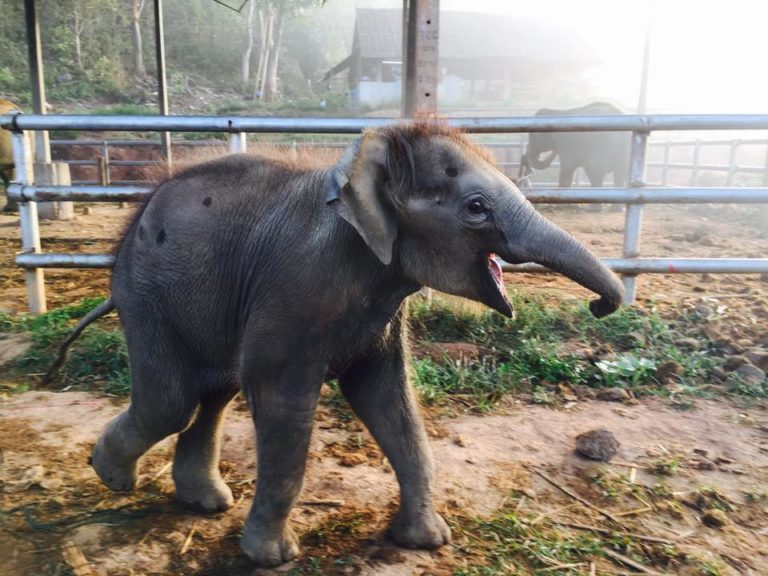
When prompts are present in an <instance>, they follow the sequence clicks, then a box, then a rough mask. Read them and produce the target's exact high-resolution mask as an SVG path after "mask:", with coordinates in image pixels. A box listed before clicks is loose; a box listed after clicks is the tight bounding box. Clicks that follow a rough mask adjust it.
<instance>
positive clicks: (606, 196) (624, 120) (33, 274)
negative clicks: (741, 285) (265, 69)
mask: <svg viewBox="0 0 768 576" xmlns="http://www.w3.org/2000/svg"><path fill="white" fill-rule="evenodd" d="M395 122H402V120H400V119H382V118H376V119H373V118H371V119H368V118H355V119H345V118H247V117H223V116H213V117H212V116H156V117H151V116H43V115H23V114H12V115H5V116H0V126H2V128H4V129H6V130H11V131H12V132H13V146H14V162H15V165H16V180H15V181H14V183H12V184H11V185H10V186H9V188H8V193H9V195H10V196H11V197H12V198H15V199H17V200H18V201H19V202H20V205H19V212H20V217H21V236H22V252H21V253H19V254H18V255H17V256H16V263H17V264H18V265H19V266H21V267H23V268H25V270H26V280H27V287H28V293H29V307H30V311H31V312H33V313H39V312H43V311H45V285H44V279H43V269H45V268H108V267H111V266H112V264H113V261H114V257H113V256H111V255H108V254H66V253H44V252H42V250H41V246H40V234H39V229H38V222H37V204H36V202H38V201H46V202H50V201H56V200H70V201H78V202H140V201H141V200H142V199H143V198H145V197H146V196H147V195H148V194H150V193H151V189H150V188H147V187H142V186H94V185H79V186H35V185H34V182H33V181H32V172H31V155H30V151H29V144H28V139H27V138H26V137H25V133H24V131H27V130H85V131H129V132H145V131H146V132H150V131H151V132H223V133H228V134H229V150H230V152H243V151H245V148H246V135H247V134H248V133H275V132H283V133H307V134H356V133H359V132H361V131H362V130H364V129H366V128H375V127H379V126H385V125H389V124H392V123H395ZM446 122H447V123H448V124H449V125H450V126H453V127H456V128H460V129H462V130H464V131H466V132H469V133H476V134H491V133H494V134H498V133H520V132H580V131H592V132H602V131H627V132H629V131H631V132H632V150H631V159H630V177H629V184H628V186H627V187H626V188H616V187H613V188H570V189H535V190H530V191H526V195H527V197H528V199H529V200H530V201H531V202H533V203H549V204H577V203H586V204H591V203H613V204H626V217H625V226H624V245H623V250H622V255H621V257H620V258H607V259H604V260H603V262H604V263H605V264H606V265H607V266H608V267H609V268H611V269H612V270H614V271H615V272H617V273H619V274H622V275H623V278H624V285H625V289H626V297H625V298H626V302H627V303H632V302H634V300H635V295H636V283H635V280H636V278H637V275H638V274H645V273H667V274H669V273H705V272H706V273H713V274H717V273H731V274H733V273H737V274H739V273H741V274H755V273H758V274H759V273H768V258H641V257H640V227H641V223H642V217H643V205H644V204H683V203H685V204H691V203H742V204H753V203H768V181H764V182H763V186H762V187H760V188H699V187H687V188H668V187H649V186H646V185H645V167H646V159H645V158H646V151H647V148H648V136H649V134H650V132H651V131H657V130H659V131H662V130H765V129H768V115H663V116H662V115H656V116H650V115H642V116H641V115H626V116H583V117H573V116H569V117H566V116H547V117H512V118H456V119H448V120H446ZM503 268H504V270H505V271H525V272H538V271H544V270H545V269H544V268H542V267H541V266H538V265H533V264H523V265H517V266H512V265H509V264H505V265H504V266H503Z"/></svg>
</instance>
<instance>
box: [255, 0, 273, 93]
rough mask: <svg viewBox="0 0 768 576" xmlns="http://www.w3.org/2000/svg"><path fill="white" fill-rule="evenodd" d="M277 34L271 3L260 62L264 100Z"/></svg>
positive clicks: (260, 87)
mask: <svg viewBox="0 0 768 576" xmlns="http://www.w3.org/2000/svg"><path fill="white" fill-rule="evenodd" d="M274 34H275V9H274V5H273V4H272V3H270V4H269V5H268V6H267V15H266V17H265V30H264V38H263V39H262V41H261V62H260V63H259V68H260V70H259V72H260V78H259V82H258V84H257V87H258V88H257V89H258V92H259V100H264V92H265V90H266V87H267V71H268V69H269V68H268V66H269V60H270V58H271V53H272V45H273V44H274V42H273V39H274Z"/></svg>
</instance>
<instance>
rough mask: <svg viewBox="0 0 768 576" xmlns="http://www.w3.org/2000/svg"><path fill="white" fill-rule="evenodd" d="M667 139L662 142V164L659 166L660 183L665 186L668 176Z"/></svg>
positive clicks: (668, 145) (668, 146) (668, 147)
mask: <svg viewBox="0 0 768 576" xmlns="http://www.w3.org/2000/svg"><path fill="white" fill-rule="evenodd" d="M670 148H671V146H670V144H669V140H667V141H666V142H665V143H664V166H662V168H661V185H662V186H666V185H667V180H668V178H669V149H670Z"/></svg>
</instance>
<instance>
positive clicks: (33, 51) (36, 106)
mask: <svg viewBox="0 0 768 576" xmlns="http://www.w3.org/2000/svg"><path fill="white" fill-rule="evenodd" d="M35 1H36V0H24V13H25V18H26V24H27V55H28V57H29V76H30V81H31V88H32V111H33V112H34V113H35V114H45V80H44V75H43V50H42V45H41V43H40V22H39V20H38V18H37V7H36V6H35ZM34 134H35V154H36V157H37V162H43V163H46V164H47V163H49V162H50V161H51V147H50V143H49V140H48V131H47V130H37V131H35V133H34Z"/></svg>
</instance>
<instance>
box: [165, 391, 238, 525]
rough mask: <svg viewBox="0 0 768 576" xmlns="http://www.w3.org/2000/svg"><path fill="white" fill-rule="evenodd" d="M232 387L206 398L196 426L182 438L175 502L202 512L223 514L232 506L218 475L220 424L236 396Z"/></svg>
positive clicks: (175, 462) (175, 473)
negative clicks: (222, 512)
mask: <svg viewBox="0 0 768 576" xmlns="http://www.w3.org/2000/svg"><path fill="white" fill-rule="evenodd" d="M237 390H238V388H237V386H236V385H235V384H234V383H231V384H230V385H228V386H224V387H222V388H221V389H218V390H215V391H213V392H209V393H207V394H204V395H203V396H201V398H200V409H199V410H198V412H197V417H196V418H195V421H194V423H193V424H192V425H191V426H190V427H189V428H187V429H186V430H185V431H184V432H182V433H181V434H180V435H179V440H178V442H177V444H176V454H175V456H174V459H173V481H174V483H175V484H176V499H177V500H178V501H179V502H181V503H182V504H183V505H184V506H186V507H187V508H191V509H193V510H197V511H200V512H220V511H223V510H226V509H227V508H230V507H231V506H232V504H233V499H232V491H231V490H230V489H229V487H228V486H227V485H226V484H225V483H224V480H223V479H222V478H221V474H220V472H219V454H220V452H221V440H220V436H221V434H220V428H221V426H220V424H221V421H222V417H223V415H224V411H225V409H226V407H227V405H228V404H229V402H230V401H231V400H232V398H234V397H235V395H236V394H237Z"/></svg>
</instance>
